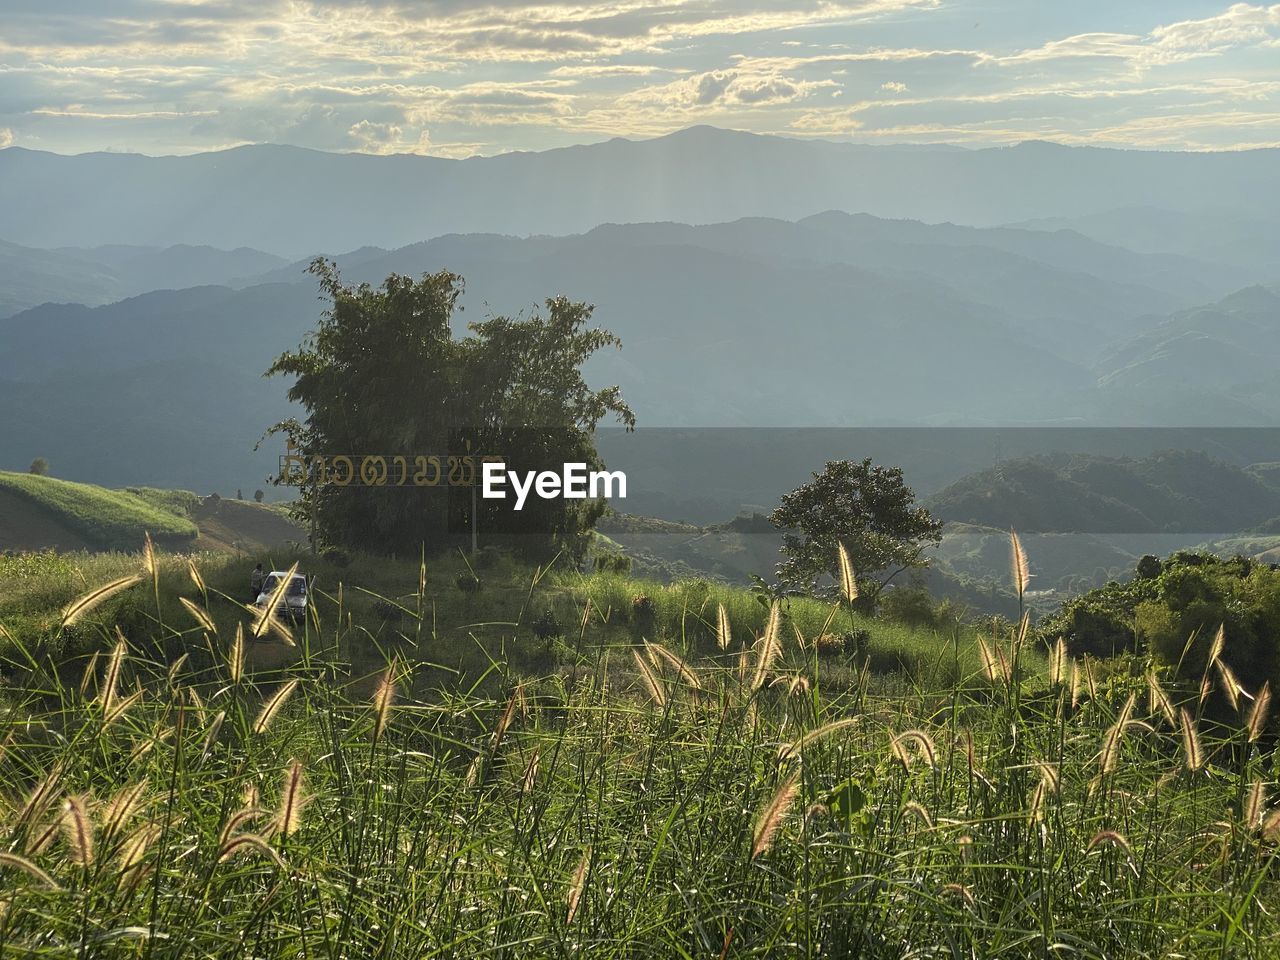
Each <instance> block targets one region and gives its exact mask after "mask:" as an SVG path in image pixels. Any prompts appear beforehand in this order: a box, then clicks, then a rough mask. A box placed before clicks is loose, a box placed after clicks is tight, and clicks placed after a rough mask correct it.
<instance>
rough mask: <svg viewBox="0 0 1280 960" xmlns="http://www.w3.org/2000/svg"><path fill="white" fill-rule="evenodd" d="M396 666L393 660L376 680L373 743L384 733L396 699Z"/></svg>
mask: <svg viewBox="0 0 1280 960" xmlns="http://www.w3.org/2000/svg"><path fill="white" fill-rule="evenodd" d="M397 672H398V664H397V663H396V661H395V660H394V659H393V660H392V661H391V662H390V663H389V664H387V669H386V670H384V671H382V676H381V677H379V678H378V686H377V688H376V689H375V690H374V691H373V742H374V743H377V742H378V741H379V740H381V739H382V734H383V733H385V732H386V729H387V722H388V721H389V720H390V719H391V707H392V705H393V704H394V703H395V699H396V673H397Z"/></svg>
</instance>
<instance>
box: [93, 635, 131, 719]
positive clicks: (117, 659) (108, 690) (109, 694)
mask: <svg viewBox="0 0 1280 960" xmlns="http://www.w3.org/2000/svg"><path fill="white" fill-rule="evenodd" d="M128 651H129V647H128V644H126V643H125V639H124V634H123V633H121V632H120V628H119V627H117V628H116V643H115V646H114V647H112V648H111V656H110V657H108V658H107V669H106V672H105V673H104V674H103V675H102V688H101V692H100V694H99V698H100V699H101V701H102V712H103V714H104V715H105V714H108V713H110V712H111V710H112V708H113V707H114V706H115V702H116V698H117V697H118V696H119V691H120V671H121V670H122V669H123V667H124V658H125V654H127V653H128Z"/></svg>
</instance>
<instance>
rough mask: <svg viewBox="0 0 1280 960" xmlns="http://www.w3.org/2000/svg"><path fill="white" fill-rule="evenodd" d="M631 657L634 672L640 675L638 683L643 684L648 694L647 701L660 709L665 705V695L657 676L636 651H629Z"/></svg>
mask: <svg viewBox="0 0 1280 960" xmlns="http://www.w3.org/2000/svg"><path fill="white" fill-rule="evenodd" d="M631 656H632V657H634V658H635V661H636V670H638V671H639V673H640V682H641V683H642V684H644V689H645V692H646V693H647V694H649V699H650V700H652V701H653V702H654V703H656V704H657V705H658V706H660V707H665V706H666V704H667V694H666V691H665V690H664V689H663V687H662V684H661V682H660V681H659V680H658V677H657V675H656V674H655V673H654V672H653V670H652V669H651V668H650V666H649V664H647V663H645V662H644V658H643V657H642V656H640V654H638V653H637V652H636V651H634V650H632V651H631Z"/></svg>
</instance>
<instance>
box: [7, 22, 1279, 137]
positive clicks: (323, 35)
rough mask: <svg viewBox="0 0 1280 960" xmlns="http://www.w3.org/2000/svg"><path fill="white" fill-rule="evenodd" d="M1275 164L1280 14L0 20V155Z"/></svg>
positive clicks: (1277, 130)
mask: <svg viewBox="0 0 1280 960" xmlns="http://www.w3.org/2000/svg"><path fill="white" fill-rule="evenodd" d="M695 123H710V124H715V125H717V126H725V127H734V128H738V129H745V130H754V131H758V132H764V133H779V134H785V135H788V136H797V137H825V138H829V139H837V140H847V139H853V140H858V141H863V142H870V143H878V142H893V141H911V142H936V141H947V142H955V143H965V144H987V143H1007V142H1010V141H1016V140H1023V139H1030V138H1042V139H1053V140H1058V141H1062V142H1067V143H1097V144H1105V145H1112V146H1135V147H1158V148H1192V149H1204V148H1225V147H1247V146H1280V4H1275V5H1270V6H1266V5H1253V4H1247V3H1238V4H1234V5H1228V4H1224V3H1211V2H1191V0H1161V2H1158V3H1157V2H1147V0H1139V2H1126V0H1106V2H1098V0H1053V2H1043V0H862V2H859V0H654V2H650V0H609V2H604V3H592V2H559V0H545V2H526V0H494V2H492V3H489V4H475V3H469V2H466V0H366V2H361V3H357V2H348V0H316V2H307V0H0V146H3V145H6V144H9V143H12V144H17V145H20V146H26V147H32V148H39V149H47V150H55V151H58V152H62V153H71V152H81V151H86V150H130V151H137V152H142V153H151V154H158V153H188V152H192V151H196V150H207V149H213V148H219V147H226V146H231V145H235V144H241V143H250V142H264V141H269V142H275V143H291V144H298V145H301V146H308V147H316V148H319V149H324V150H342V151H347V150H363V151H369V152H413V153H429V154H437V155H441V156H466V155H468V154H472V153H485V154H492V153H499V152H504V151H508V150H538V149H545V148H547V147H554V146H561V145H567V144H570V143H581V142H589V141H595V140H601V139H605V138H608V137H613V136H625V137H647V136H654V135H658V134H662V133H667V132H670V131H672V130H676V129H679V128H681V127H686V126H689V125H692V124H695Z"/></svg>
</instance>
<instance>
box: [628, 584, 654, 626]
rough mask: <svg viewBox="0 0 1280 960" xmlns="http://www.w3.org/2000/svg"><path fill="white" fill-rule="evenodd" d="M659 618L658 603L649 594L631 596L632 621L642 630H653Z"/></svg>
mask: <svg viewBox="0 0 1280 960" xmlns="http://www.w3.org/2000/svg"><path fill="white" fill-rule="evenodd" d="M657 620H658V604H657V602H656V601H655V600H654V599H653V597H651V596H649V595H648V594H644V593H641V594H638V595H636V596H634V597H632V598H631V622H632V623H633V624H635V625H636V627H638V628H639V629H641V630H651V629H653V626H654V624H655V623H657Z"/></svg>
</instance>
